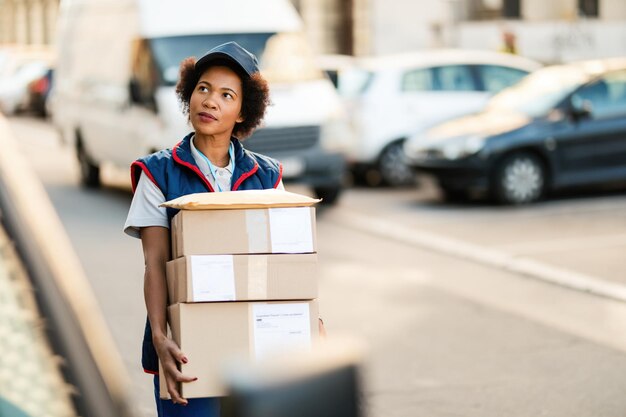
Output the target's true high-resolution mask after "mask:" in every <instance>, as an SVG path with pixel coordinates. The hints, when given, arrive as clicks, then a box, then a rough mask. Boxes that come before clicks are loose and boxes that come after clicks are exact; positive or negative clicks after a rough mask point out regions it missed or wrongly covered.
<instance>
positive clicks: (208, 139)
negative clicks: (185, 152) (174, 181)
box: [193, 133, 230, 168]
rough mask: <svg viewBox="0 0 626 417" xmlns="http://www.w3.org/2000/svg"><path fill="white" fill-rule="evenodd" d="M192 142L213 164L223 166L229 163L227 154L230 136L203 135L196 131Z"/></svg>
mask: <svg viewBox="0 0 626 417" xmlns="http://www.w3.org/2000/svg"><path fill="white" fill-rule="evenodd" d="M193 143H194V145H195V147H196V148H197V149H198V150H199V151H200V152H202V153H203V154H204V156H206V157H207V158H209V161H211V163H212V164H213V165H215V166H218V167H221V168H224V167H226V166H228V164H229V163H230V155H229V154H228V148H229V147H230V136H223V137H217V136H211V135H206V136H205V135H199V134H197V133H196V134H195V138H194V141H193Z"/></svg>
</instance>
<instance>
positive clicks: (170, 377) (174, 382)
mask: <svg viewBox="0 0 626 417" xmlns="http://www.w3.org/2000/svg"><path fill="white" fill-rule="evenodd" d="M197 379H198V378H197V377H193V376H188V375H183V374H182V373H181V372H180V371H179V370H178V369H176V368H174V369H171V368H170V369H167V370H166V375H165V381H166V382H167V391H168V392H169V393H170V397H172V401H174V402H175V403H176V404H183V405H187V400H186V399H185V398H183V397H182V396H181V395H180V393H179V392H178V383H180V382H193V381H196V380H197Z"/></svg>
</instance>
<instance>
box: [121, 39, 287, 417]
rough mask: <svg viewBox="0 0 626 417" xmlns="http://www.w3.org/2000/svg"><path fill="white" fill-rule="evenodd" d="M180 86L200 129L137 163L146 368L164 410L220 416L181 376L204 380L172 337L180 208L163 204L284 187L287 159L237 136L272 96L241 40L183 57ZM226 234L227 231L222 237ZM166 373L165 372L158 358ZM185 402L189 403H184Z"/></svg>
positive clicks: (213, 402)
mask: <svg viewBox="0 0 626 417" xmlns="http://www.w3.org/2000/svg"><path fill="white" fill-rule="evenodd" d="M176 93H177V95H178V98H179V100H180V102H181V104H182V107H183V112H184V113H185V114H187V115H188V117H189V122H190V123H191V125H192V126H193V130H194V131H193V132H192V133H190V134H189V135H187V136H186V137H185V138H183V140H182V141H181V142H179V143H178V144H177V145H176V146H174V148H173V149H166V150H162V151H160V152H157V153H154V154H152V155H148V156H146V157H144V158H140V159H139V160H137V161H135V162H134V163H133V164H132V165H131V177H132V183H133V191H134V197H133V201H132V203H131V207H130V211H129V214H128V219H127V221H126V225H125V226H124V231H125V232H126V233H127V234H129V235H131V236H134V237H140V238H141V243H142V246H143V252H144V258H145V277H144V297H145V301H146V308H147V310H148V320H147V322H146V329H145V334H144V341H143V355H142V364H143V367H144V370H145V371H146V372H148V373H152V374H154V375H155V376H154V390H155V399H156V403H157V410H158V415H159V416H173V415H176V416H183V415H189V416H192V415H193V416H200V415H202V416H214V415H215V416H217V415H219V402H218V399H217V398H200V399H190V400H187V399H185V398H182V397H181V395H180V393H179V392H178V390H177V388H176V383H177V382H183V383H185V382H190V381H194V380H196V379H197V378H196V376H195V375H183V374H181V373H180V372H179V371H178V369H177V366H176V364H177V363H187V358H186V357H185V354H184V353H183V352H181V350H180V349H179V348H178V346H177V345H176V344H175V343H174V342H173V341H172V340H170V339H168V338H167V333H166V307H167V289H166V284H165V263H166V262H167V261H169V260H170V236H169V225H170V221H171V219H172V217H173V216H174V214H176V210H173V209H163V208H160V207H159V204H161V203H163V202H165V201H167V200H171V199H174V198H177V197H180V196H181V195H185V194H191V193H197V192H207V191H210V192H218V191H225V190H233V191H235V190H251V189H269V188H279V189H283V188H284V187H283V184H282V180H281V176H282V166H281V165H280V164H279V163H278V162H277V161H275V160H273V159H271V158H268V157H266V156H262V155H259V154H255V153H252V152H249V151H247V150H245V149H244V148H243V147H242V146H241V144H240V142H239V140H238V139H237V138H243V137H246V136H249V135H250V133H251V132H252V131H253V130H254V128H256V127H257V126H258V125H259V123H260V122H261V119H262V118H263V115H264V113H265V108H266V106H267V104H268V102H269V89H268V86H267V82H266V81H265V80H264V79H263V78H262V77H261V75H260V73H259V68H258V61H257V59H256V57H255V56H254V55H252V54H251V53H249V52H248V51H246V50H245V49H243V48H242V47H241V46H239V45H238V44H236V43H234V42H229V43H226V44H223V45H220V46H217V47H216V48H214V49H212V50H210V51H209V52H208V53H207V54H206V55H205V56H203V57H202V58H200V59H199V60H198V61H197V62H194V59H193V58H187V59H185V60H184V61H183V62H182V63H181V68H180V81H179V82H178V85H177V86H176ZM216 238H219V237H216ZM159 358H160V359H161V363H162V366H163V375H158V359H159ZM160 377H161V378H163V377H165V378H166V382H167V389H168V391H169V393H170V396H171V398H172V401H169V400H160V399H159V392H158V391H159V378H160ZM181 405H184V406H186V407H181Z"/></svg>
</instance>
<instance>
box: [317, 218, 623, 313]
mask: <svg viewBox="0 0 626 417" xmlns="http://www.w3.org/2000/svg"><path fill="white" fill-rule="evenodd" d="M328 219H329V220H330V221H336V222H338V223H340V224H342V225H345V226H349V227H352V228H355V229H357V230H361V231H366V232H369V233H373V234H375V235H378V236H382V237H385V238H389V239H393V240H396V241H399V242H402V243H406V244H409V245H413V246H418V247H421V248H424V249H428V250H431V251H434V252H439V253H443V254H446V255H449V256H454V257H457V258H460V259H466V260H470V261H473V262H477V263H480V264H483V265H488V266H491V267H494V268H499V269H502V270H506V271H511V272H514V273H518V274H521V275H524V276H528V277H532V278H536V279H539V280H542V281H545V282H549V283H551V284H555V285H559V286H563V287H567V288H570V289H573V290H577V291H582V292H587V293H591V294H594V295H598V296H602V297H607V298H611V299H615V300H618V301H621V302H626V286H624V285H621V284H617V283H614V282H609V281H607V280H604V279H602V278H598V277H594V276H591V275H586V274H580V273H577V272H573V271H569V270H566V269H563V268H557V267H554V266H550V265H548V264H545V263H542V262H538V261H535V260H532V259H529V258H525V257H518V256H515V255H511V254H509V253H506V252H503V251H500V250H497V249H492V248H486V247H482V246H479V245H475V244H472V243H467V242H463V241H460V240H457V239H454V238H450V237H446V236H442V235H439V234H435V233H431V232H424V231H418V230H415V229H412V228H407V227H406V226H402V225H398V224H396V223H392V222H389V221H385V220H381V219H380V218H378V217H373V216H368V215H364V214H360V213H357V212H354V211H350V212H346V211H345V210H344V211H342V212H333V213H328Z"/></svg>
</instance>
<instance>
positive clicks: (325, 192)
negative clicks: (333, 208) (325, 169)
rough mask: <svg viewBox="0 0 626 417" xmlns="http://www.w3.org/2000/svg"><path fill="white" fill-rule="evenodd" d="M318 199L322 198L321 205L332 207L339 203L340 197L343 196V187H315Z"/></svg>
mask: <svg viewBox="0 0 626 417" xmlns="http://www.w3.org/2000/svg"><path fill="white" fill-rule="evenodd" d="M313 191H314V192H315V195H316V196H317V198H321V199H322V202H321V204H324V205H327V206H330V205H333V204H335V203H336V202H337V200H338V199H339V195H341V187H340V186H331V187H315V188H314V189H313Z"/></svg>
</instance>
